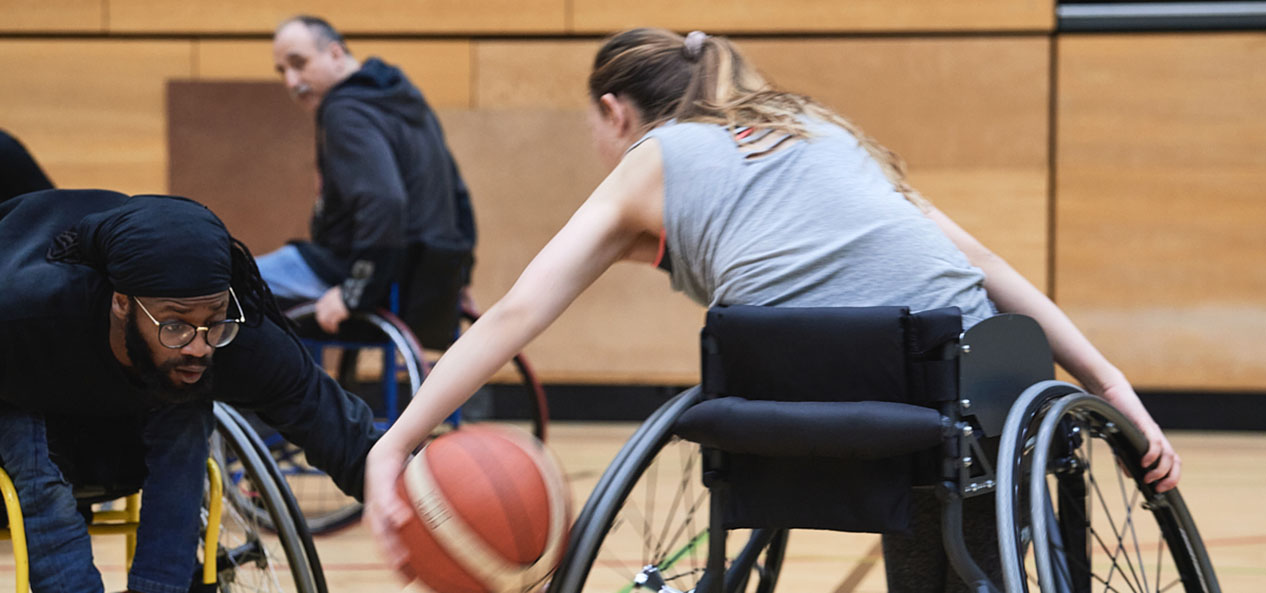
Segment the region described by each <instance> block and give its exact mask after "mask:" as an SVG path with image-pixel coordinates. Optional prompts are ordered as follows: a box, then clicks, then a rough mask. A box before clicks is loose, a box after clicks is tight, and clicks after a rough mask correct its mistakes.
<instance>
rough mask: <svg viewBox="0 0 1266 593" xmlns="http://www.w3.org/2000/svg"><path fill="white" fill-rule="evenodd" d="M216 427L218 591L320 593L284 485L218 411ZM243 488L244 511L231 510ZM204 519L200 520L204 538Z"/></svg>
mask: <svg viewBox="0 0 1266 593" xmlns="http://www.w3.org/2000/svg"><path fill="white" fill-rule="evenodd" d="M216 424H217V426H216V432H215V433H214V434H213V435H212V441H211V454H212V457H213V458H214V459H215V460H216V463H217V464H218V465H219V466H220V467H221V468H222V469H223V481H224V488H223V495H222V497H223V503H222V505H221V513H222V515H221V518H220V530H219V537H218V542H217V546H216V558H215V560H216V574H217V578H216V584H217V587H218V590H219V591H225V592H261V591H267V592H281V591H286V592H300V593H324V591H325V581H324V577H323V575H322V574H321V569H320V564H319V561H317V559H316V556H315V547H314V546H313V545H312V540H311V536H310V534H308V533H307V531H306V529H304V528H303V526H302V522H301V521H302V518H301V517H298V520H296V517H297V515H296V513H295V512H294V508H293V506H292V505H291V504H288V502H287V500H286V496H287V494H286V484H285V482H283V481H280V480H277V479H276V478H275V477H274V475H272V472H270V470H269V468H268V467H267V466H268V460H267V459H266V458H264V457H262V456H261V455H260V454H259V451H258V450H257V448H256V446H255V445H254V444H253V443H252V441H251V439H250V437H249V436H248V434H247V433H246V432H245V430H244V429H243V427H242V426H241V425H239V424H238V423H237V422H235V421H234V420H233V419H232V418H230V417H228V416H226V415H225V414H224V413H223V410H222V409H217V411H216ZM232 475H236V476H237V477H236V478H233V477H231V476H232ZM243 483H250V484H252V486H253V487H252V494H251V501H250V505H249V506H246V507H243V506H240V505H239V504H236V501H235V500H234V499H233V496H234V495H233V494H231V493H232V492H233V491H234V489H236V488H240V485H241V484H243ZM263 515H266V516H268V518H269V524H268V525H264V524H263V522H262V521H261V520H260V517H261V516H263ZM207 519H208V517H207V516H206V515H205V514H204V519H203V520H204V534H205V528H206V525H205V521H207ZM202 560H203V561H205V560H206V559H205V558H203V559H202Z"/></svg>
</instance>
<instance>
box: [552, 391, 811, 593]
mask: <svg viewBox="0 0 1266 593" xmlns="http://www.w3.org/2000/svg"><path fill="white" fill-rule="evenodd" d="M699 397H700V391H699V390H698V388H695V389H692V390H689V391H686V392H683V393H682V394H680V395H678V396H677V397H675V398H673V399H672V400H670V401H669V402H668V403H666V404H664V406H662V407H661V408H660V409H659V410H657V411H656V412H655V413H654V414H652V416H651V417H650V418H649V419H648V420H647V421H646V422H645V423H643V425H642V427H641V428H639V429H638V431H637V432H636V433H635V434H634V435H633V437H632V438H630V439H629V441H628V443H626V444H625V446H624V448H623V449H621V451H620V452H619V453H618V454H617V455H616V458H615V460H614V461H613V462H612V464H611V466H610V467H609V468H607V471H606V472H605V473H604V474H603V476H602V478H601V479H600V480H599V482H598V485H597V486H596V487H595V489H594V491H593V493H592V494H591V495H590V497H589V500H588V502H587V503H586V504H585V508H584V509H583V510H582V511H581V513H580V516H579V518H578V519H577V521H576V524H575V526H574V527H573V530H572V542H571V545H570V546H569V547H568V550H567V553H566V554H565V555H564V557H563V562H562V564H561V565H560V566H559V569H558V571H557V573H556V574H555V575H554V578H553V579H552V580H551V582H550V585H549V589H548V591H549V592H551V593H587V592H597V591H603V592H612V593H614V592H628V591H631V590H633V589H634V588H635V587H637V586H641V587H651V588H652V589H653V590H666V589H662V587H668V588H670V589H672V590H676V591H689V590H692V589H694V588H695V587H696V585H697V584H698V583H699V580H700V579H701V578H702V577H703V574H704V568H705V565H706V561H707V555H708V541H707V540H708V526H709V517H708V507H709V500H710V497H709V495H708V490H707V488H705V487H704V486H703V484H702V482H701V480H700V466H699V464H700V463H701V461H702V455H701V453H700V450H699V446H698V445H697V444H695V443H691V442H688V441H684V440H681V439H680V438H677V437H676V436H674V435H673V434H672V432H671V429H672V426H673V424H674V423H675V422H676V420H677V418H678V417H679V416H680V415H681V414H682V412H684V411H685V410H686V409H687V408H688V407H690V406H691V405H693V404H694V403H695V402H697V401H698V399H699ZM727 538H728V539H727V546H726V549H727V551H729V552H730V556H729V559H728V561H727V563H728V567H727V575H726V581H725V590H726V591H727V592H736V591H758V592H762V593H764V592H768V591H772V590H773V587H774V585H775V584H776V582H777V578H778V573H779V570H780V568H781V565H782V557H783V552H784V550H785V547H786V532H785V531H772V530H758V531H752V530H734V531H730V532H729V533H728V534H727Z"/></svg>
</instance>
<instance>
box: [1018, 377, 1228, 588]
mask: <svg viewBox="0 0 1266 593" xmlns="http://www.w3.org/2000/svg"><path fill="white" fill-rule="evenodd" d="M1146 450H1147V441H1146V439H1145V437H1144V436H1143V434H1142V432H1141V431H1140V430H1139V429H1138V428H1137V427H1136V426H1135V425H1134V424H1133V422H1131V421H1130V420H1129V419H1127V418H1126V417H1125V415H1124V414H1122V413H1121V412H1120V411H1118V410H1116V409H1115V408H1113V407H1112V406H1111V404H1109V403H1107V402H1106V401H1105V400H1103V399H1101V398H1098V397H1095V396H1091V395H1088V394H1085V393H1078V394H1073V395H1069V396H1066V397H1064V398H1061V399H1059V400H1058V401H1056V402H1054V403H1053V404H1051V405H1050V407H1049V409H1048V410H1047V411H1046V413H1045V414H1044V415H1043V417H1042V420H1041V424H1040V426H1039V427H1038V430H1037V433H1036V434H1035V436H1034V439H1033V444H1032V447H1031V448H1030V449H1029V453H1028V455H1029V456H1030V457H1031V460H1030V462H1029V463H1028V464H1027V469H1026V472H1027V474H1026V475H1025V476H1024V479H1023V480H1022V483H1024V484H1025V485H1026V489H1027V504H1028V508H1027V509H1026V510H1027V512H1028V515H1029V525H1030V527H1031V530H1032V547H1033V554H1032V558H1031V560H1030V561H1029V562H1028V564H1029V565H1031V566H1032V570H1033V572H1035V573H1036V575H1037V580H1038V584H1039V586H1040V589H1041V590H1042V591H1044V592H1047V591H1058V592H1065V591H1069V592H1080V591H1134V592H1138V593H1159V592H1161V591H1175V590H1182V591H1186V592H1187V593H1217V592H1218V591H1220V589H1219V587H1218V582H1217V578H1216V576H1215V575H1214V573H1213V568H1212V565H1211V563H1210V561H1209V555H1208V553H1207V551H1206V550H1205V547H1204V543H1203V542H1202V541H1201V539H1200V533H1199V531H1198V530H1197V529H1196V524H1195V521H1194V520H1193V519H1192V517H1191V515H1190V514H1189V513H1188V511H1187V507H1186V504H1185V503H1184V502H1183V499H1182V496H1181V495H1180V494H1179V493H1178V490H1177V489H1173V490H1170V491H1168V492H1164V493H1157V492H1156V491H1155V490H1154V489H1153V488H1152V487H1151V486H1150V485H1148V484H1145V483H1143V480H1142V478H1143V475H1144V474H1145V473H1146V471H1145V470H1144V469H1143V468H1142V467H1141V466H1140V459H1142V457H1143V454H1144V453H1145V452H1146Z"/></svg>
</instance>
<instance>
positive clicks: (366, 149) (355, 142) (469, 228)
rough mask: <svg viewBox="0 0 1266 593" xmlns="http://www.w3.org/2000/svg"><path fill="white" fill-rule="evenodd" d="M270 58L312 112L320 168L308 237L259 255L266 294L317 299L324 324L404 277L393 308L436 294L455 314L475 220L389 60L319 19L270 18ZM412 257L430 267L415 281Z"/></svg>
mask: <svg viewBox="0 0 1266 593" xmlns="http://www.w3.org/2000/svg"><path fill="white" fill-rule="evenodd" d="M273 60H274V62H275V65H276V69H277V72H278V74H280V75H281V77H282V79H283V81H284V82H285V85H286V88H287V89H288V90H289V91H290V95H291V97H292V98H293V99H294V100H295V102H296V103H298V104H299V106H300V107H302V108H303V109H304V110H305V111H307V112H309V113H311V114H313V115H314V116H315V118H316V132H317V133H316V144H317V147H316V148H317V167H318V173H319V174H320V177H321V183H320V195H319V196H318V198H317V202H316V206H315V208H314V210H313V214H312V222H311V235H312V236H311V241H296V242H291V243H290V244H288V245H286V246H285V247H282V248H281V249H279V250H277V251H274V252H272V253H270V254H267V255H264V256H262V257H260V259H259V267H260V272H261V274H262V275H263V277H264V279H265V280H266V281H267V282H268V283H269V286H270V287H271V289H272V291H273V293H274V294H276V295H277V297H278V298H279V299H283V300H311V299H316V300H317V303H316V317H317V322H318V323H319V324H320V325H321V327H322V328H323V329H325V330H326V331H328V332H331V333H333V332H334V331H335V330H336V329H337V327H338V325H339V323H340V322H342V321H343V320H344V319H346V318H347V317H348V315H349V312H350V311H354V310H372V309H374V308H377V307H380V306H383V305H384V304H385V303H386V302H387V297H388V294H389V292H390V287H391V285H392V284H393V283H400V284H402V285H404V284H408V285H409V286H402V291H404V292H408V293H411V294H406V295H402V300H403V301H404V306H406V307H408V306H413V305H414V304H415V303H416V302H417V301H419V300H425V299H426V296H427V293H432V294H440V295H442V297H444V298H440V299H439V301H438V302H442V303H444V304H443V305H442V307H444V308H451V309H452V316H453V317H454V319H455V316H456V304H455V303H456V295H457V293H458V291H460V289H461V287H462V286H464V285H465V284H466V283H467V281H468V279H469V273H470V271H469V270H470V265H471V262H472V258H471V250H472V249H473V247H474V244H475V223H474V217H473V214H472V211H471V205H470V197H469V192H468V191H467V188H466V184H465V182H463V181H462V178H461V175H460V174H459V173H458V170H457V166H456V163H455V162H454V160H453V157H452V155H451V154H450V153H449V150H448V147H447V146H446V145H445V142H444V133H443V130H442V129H441V128H440V123H439V120H438V119H436V117H435V114H434V113H433V112H432V111H431V108H430V106H429V105H428V104H427V102H426V100H425V99H424V98H423V97H422V93H421V92H420V91H419V90H418V89H417V87H415V86H414V85H413V84H412V83H411V82H409V79H408V78H407V77H405V75H404V73H402V72H401V71H400V70H399V69H398V68H396V67H394V66H391V65H388V64H386V63H384V62H383V61H381V60H379V59H378V58H373V57H371V58H369V59H367V60H365V61H364V62H361V61H360V60H358V59H357V58H356V57H354V56H353V55H352V53H351V51H350V50H348V48H347V44H346V43H345V42H344V40H343V36H342V35H341V34H339V33H338V31H336V30H335V29H334V28H333V27H332V26H331V25H330V24H329V23H328V22H326V21H325V20H323V19H321V18H318V17H313V16H296V17H294V18H291V19H288V20H286V21H284V22H283V23H281V25H280V26H279V27H278V28H277V31H276V33H275V35H274V37H273ZM419 262H426V263H419ZM419 266H422V269H424V270H434V272H428V274H429V277H427V278H425V279H424V280H425V282H422V284H423V286H418V282H417V279H416V278H415V276H417V273H416V270H417V269H418V267H419ZM405 272H407V274H406V273H405ZM410 289H411V290H410ZM450 303H451V306H450ZM446 313H447V312H446Z"/></svg>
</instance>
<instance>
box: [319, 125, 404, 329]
mask: <svg viewBox="0 0 1266 593" xmlns="http://www.w3.org/2000/svg"><path fill="white" fill-rule="evenodd" d="M378 117H380V116H379V115H376V114H374V113H371V112H369V111H368V110H367V108H366V107H364V106H362V105H359V104H357V103H356V102H352V101H343V102H336V103H333V104H330V105H329V106H327V107H326V109H325V110H324V112H323V116H322V129H323V132H324V138H323V149H324V158H323V164H324V170H323V174H324V178H323V180H322V183H325V184H327V185H331V188H330V189H331V190H332V191H335V192H337V193H338V194H339V195H341V196H342V198H343V199H344V200H346V201H347V202H348V204H350V206H351V210H352V212H353V217H354V218H353V231H352V244H351V253H350V254H349V256H348V258H347V261H349V262H350V265H349V266H348V270H349V275H348V276H347V278H346V279H344V280H343V282H342V288H343V301H344V302H345V303H346V304H347V306H348V308H349V309H353V310H368V309H374V308H376V307H377V306H379V304H381V303H383V302H384V301H385V300H386V296H387V293H388V291H389V290H390V286H391V283H392V282H394V281H395V279H396V272H397V269H398V268H399V266H400V264H401V261H402V259H403V255H404V251H405V247H406V244H407V242H406V238H405V212H406V203H407V195H406V193H405V184H404V178H403V176H402V175H401V171H400V166H399V163H397V161H396V157H395V154H394V152H393V151H392V149H391V144H390V141H389V139H388V138H387V136H386V133H385V132H384V131H383V129H382V127H381V125H379V122H378V121H377V118H378Z"/></svg>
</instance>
